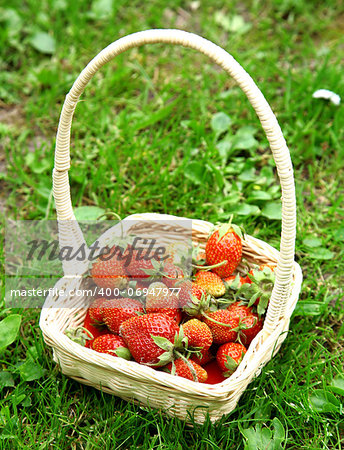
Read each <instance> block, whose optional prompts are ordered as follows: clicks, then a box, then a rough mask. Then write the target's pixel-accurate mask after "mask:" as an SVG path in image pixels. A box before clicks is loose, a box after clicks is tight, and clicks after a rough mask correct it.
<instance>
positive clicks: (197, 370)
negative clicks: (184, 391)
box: [164, 358, 208, 383]
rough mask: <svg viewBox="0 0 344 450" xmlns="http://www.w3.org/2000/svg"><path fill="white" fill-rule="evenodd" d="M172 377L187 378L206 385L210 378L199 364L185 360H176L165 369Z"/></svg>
mask: <svg viewBox="0 0 344 450" xmlns="http://www.w3.org/2000/svg"><path fill="white" fill-rule="evenodd" d="M164 370H166V371H167V372H169V373H171V374H172V375H177V376H179V377H183V378H187V379H188V380H192V381H198V382H199V383H205V382H206V381H207V378H208V374H207V372H206V371H205V370H204V369H203V367H201V366H200V365H199V364H197V363H195V362H194V361H191V360H188V362H186V361H185V360H184V359H181V358H180V359H176V360H175V361H173V363H169V364H168V365H167V366H166V367H165V369H164Z"/></svg>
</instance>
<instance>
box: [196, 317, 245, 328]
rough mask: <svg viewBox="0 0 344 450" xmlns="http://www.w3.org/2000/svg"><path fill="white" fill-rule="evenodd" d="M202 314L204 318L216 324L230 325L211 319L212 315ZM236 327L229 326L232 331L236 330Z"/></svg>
mask: <svg viewBox="0 0 344 450" xmlns="http://www.w3.org/2000/svg"><path fill="white" fill-rule="evenodd" d="M202 316H204V317H205V318H206V319H208V320H210V321H211V322H214V323H217V324H218V325H222V326H224V327H231V325H229V324H228V323H223V322H219V321H218V320H215V319H213V318H212V317H209V316H208V315H207V314H206V313H202ZM237 329H238V327H235V328H231V330H232V331H237Z"/></svg>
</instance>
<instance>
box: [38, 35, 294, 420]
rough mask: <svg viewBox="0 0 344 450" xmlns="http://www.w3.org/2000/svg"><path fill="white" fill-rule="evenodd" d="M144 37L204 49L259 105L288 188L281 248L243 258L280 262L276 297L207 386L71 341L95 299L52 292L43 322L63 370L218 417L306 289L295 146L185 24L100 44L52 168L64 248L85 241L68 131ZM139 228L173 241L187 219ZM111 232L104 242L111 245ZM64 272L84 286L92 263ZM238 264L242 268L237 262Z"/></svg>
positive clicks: (251, 90) (243, 79)
mask: <svg viewBox="0 0 344 450" xmlns="http://www.w3.org/2000/svg"><path fill="white" fill-rule="evenodd" d="M146 43H170V44H174V45H176V44H178V45H182V46H185V47H189V48H192V49H195V50H198V51H200V52H201V53H203V54H205V55H207V56H209V58H210V59H211V60H212V61H213V62H215V63H216V64H218V65H219V66H220V67H222V68H223V69H224V70H225V71H226V72H227V73H228V74H229V75H231V76H232V77H233V78H234V79H235V81H236V82H237V84H238V85H239V86H240V87H241V89H242V90H243V91H244V92H245V94H246V95H247V97H248V99H249V101H250V103H251V104H252V106H253V108H254V109H255V111H256V113H257V115H258V117H259V119H260V121H261V124H262V127H263V129H264V131H265V133H266V136H267V138H268V140H269V143H270V147H271V150H272V154H273V157H274V160H275V163H276V167H277V172H278V176H279V179H280V183H281V188H282V233H281V243H280V252H278V251H277V250H276V249H274V248H273V247H271V246H270V245H269V244H267V243H265V242H263V241H261V240H258V239H255V238H253V237H251V236H245V239H244V241H243V256H244V257H245V258H246V259H247V260H248V261H249V263H258V264H259V263H264V262H266V263H269V262H271V263H274V264H277V268H276V271H275V273H276V280H275V285H274V288H273V292H272V295H271V299H270V303H269V307H268V311H267V314H266V318H265V321H264V327H263V330H262V331H261V332H260V333H259V334H258V335H257V336H256V338H255V339H254V341H253V342H252V343H251V345H250V347H249V349H248V351H247V353H246V355H245V357H244V359H243V361H242V363H241V364H240V365H239V368H238V369H237V370H236V372H235V373H234V374H233V375H232V376H231V377H229V378H228V379H227V380H226V381H224V382H222V383H219V384H216V385H209V384H201V383H195V382H193V381H190V380H187V379H184V378H180V377H175V376H172V375H170V374H168V373H164V372H160V371H159V372H158V371H156V370H154V369H152V368H150V367H146V366H142V365H139V364H137V363H136V362H134V361H126V360H124V359H121V358H114V357H112V356H110V355H106V354H101V353H97V352H95V351H93V350H91V349H88V348H84V347H82V346H80V345H79V344H77V343H75V342H73V341H72V340H70V339H69V338H68V337H67V336H66V335H65V334H64V331H65V330H66V329H67V328H69V327H76V326H79V325H82V324H83V321H84V318H85V315H86V309H85V304H86V305H87V304H88V303H89V302H90V301H91V300H92V299H85V298H84V297H78V296H73V297H72V298H66V299H64V300H63V299H61V298H59V297H57V296H54V295H51V296H49V297H48V298H47V299H46V302H45V304H44V307H43V309H42V313H41V318H40V327H41V329H42V332H43V336H44V339H45V342H46V343H47V344H48V345H49V346H51V347H52V348H53V355H54V360H55V361H56V362H57V363H58V364H59V366H60V368H61V370H62V372H63V373H64V374H65V375H68V376H69V377H71V378H73V379H75V380H78V381H80V382H81V383H84V384H87V385H90V386H94V387H96V388H98V389H102V390H103V391H104V392H108V393H110V394H113V395H116V396H118V397H121V398H123V399H126V400H130V401H135V402H139V403H141V404H144V405H149V406H150V407H154V408H159V409H162V410H164V411H166V413H167V414H169V415H171V416H176V417H178V418H180V419H182V420H188V419H190V416H189V414H192V416H193V418H194V420H195V421H196V422H198V423H202V422H204V420H205V417H206V415H207V414H209V416H210V419H211V421H213V422H214V421H216V420H218V419H219V418H220V417H222V415H223V414H226V413H229V412H230V411H232V410H233V409H234V408H235V406H236V404H237V402H238V400H239V398H240V396H241V394H242V393H243V392H244V390H245V389H246V387H247V385H248V383H250V381H251V380H252V379H253V378H254V377H256V376H257V375H259V373H260V371H261V369H262V367H263V366H264V365H265V364H266V363H267V362H268V361H269V360H270V359H271V358H272V357H273V355H274V354H275V353H276V352H277V351H278V350H279V348H280V345H281V343H282V342H283V340H284V339H285V337H286V331H288V327H289V321H290V316H291V314H292V312H293V310H294V308H295V305H296V302H297V300H298V295H299V292H300V287H301V281H302V273H301V269H300V267H299V265H298V264H297V263H295V262H294V246H295V230H296V204H295V187H294V179H293V170H292V164H291V160H290V154H289V150H288V148H287V146H286V142H285V140H284V138H283V135H282V132H281V129H280V127H279V125H278V123H277V120H276V117H275V116H274V114H273V112H272V111H271V108H270V107H269V105H268V103H267V101H266V100H265V98H264V96H263V94H262V93H261V92H260V90H259V89H258V87H257V86H256V85H255V83H254V81H253V80H252V78H251V77H250V76H249V75H248V74H247V73H246V72H245V70H244V69H243V68H242V67H241V66H240V65H239V64H238V63H237V62H236V61H235V60H234V58H233V57H232V56H231V55H230V54H228V53H227V52H226V51H225V50H223V49H221V48H220V47H218V46H217V45H215V44H213V43H212V42H210V41H208V40H206V39H203V38H201V37H200V36H197V35H195V34H191V33H187V32H185V31H181V30H147V31H142V32H139V33H135V34H132V35H129V36H126V37H123V38H121V39H119V40H118V41H115V42H114V43H112V44H111V45H109V46H108V47H106V48H105V49H104V50H102V51H101V52H100V53H99V54H98V55H97V56H96V57H95V58H94V59H93V60H92V61H91V62H90V63H89V64H88V65H87V66H86V68H85V69H84V70H83V71H82V72H81V74H80V75H79V77H78V78H77V80H76V81H75V83H74V84H73V87H72V89H71V90H70V92H69V93H68V95H67V97H66V99H65V102H64V105H63V109H62V112H61V117H60V122H59V127H58V131H57V139H56V151H55V168H54V171H53V193H54V198H55V204H56V211H57V218H58V225H59V241H60V246H61V247H64V246H73V247H76V248H77V247H79V246H80V245H82V244H85V240H84V237H83V235H82V232H81V230H80V228H79V226H78V224H77V222H76V221H75V217H74V214H73V209H72V203H71V199H70V189H69V180H68V170H69V167H70V131H71V124H72V118H73V113H74V110H75V107H76V105H77V102H78V100H79V97H80V95H81V94H82V92H83V91H84V89H85V87H86V85H87V84H88V82H89V81H90V80H91V78H92V77H93V75H94V74H95V73H96V72H97V71H98V70H99V69H100V68H101V67H102V66H103V65H104V64H106V63H107V62H108V61H110V60H112V59H113V58H115V57H116V56H117V55H119V54H120V53H122V52H124V51H125V50H127V49H130V48H133V47H136V46H140V45H143V44H146ZM128 219H130V223H132V221H133V220H134V221H135V224H136V225H135V231H140V235H147V236H150V235H151V236H154V233H156V232H158V231H163V232H164V235H165V236H166V235H167V236H170V237H171V240H173V238H175V236H178V237H179V238H180V237H181V236H183V231H185V233H187V232H188V230H186V229H185V230H183V226H184V225H183V223H184V222H183V221H180V226H179V225H178V226H177V225H176V224H177V223H178V219H180V218H178V217H174V216H169V215H160V214H150V213H149V214H135V215H133V216H129V217H128V218H127V219H125V220H124V222H126V220H128ZM211 226H212V224H211V223H209V222H205V221H202V220H193V221H192V240H193V242H195V243H199V244H200V245H201V246H202V245H203V246H204V245H205V242H206V239H207V236H208V233H209V229H210V227H211ZM111 232H112V230H109V231H108V232H106V233H104V235H102V236H101V237H100V238H99V239H98V240H99V242H100V244H101V245H106V243H107V242H108V240H109V236H110V235H111ZM63 269H64V274H65V275H64V277H63V278H62V279H60V280H59V281H58V283H57V284H56V286H55V288H56V290H54V292H58V291H59V290H62V289H63V290H67V289H71V288H74V289H76V288H80V289H82V288H85V287H87V283H89V282H90V281H89V280H87V279H86V278H85V277H83V275H84V274H85V273H86V272H87V270H88V266H87V262H85V263H84V264H82V263H80V265H79V266H78V267H75V266H73V267H71V266H68V262H66V261H64V262H63ZM239 270H240V267H239Z"/></svg>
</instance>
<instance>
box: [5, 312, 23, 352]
mask: <svg viewBox="0 0 344 450" xmlns="http://www.w3.org/2000/svg"><path fill="white" fill-rule="evenodd" d="M21 318H22V316H21V315H20V314H11V315H10V316H7V317H5V319H3V320H2V321H1V322H0V350H3V349H4V348H6V347H7V346H8V345H10V344H12V342H14V341H15V340H16V338H17V335H18V331H19V327H20V323H21Z"/></svg>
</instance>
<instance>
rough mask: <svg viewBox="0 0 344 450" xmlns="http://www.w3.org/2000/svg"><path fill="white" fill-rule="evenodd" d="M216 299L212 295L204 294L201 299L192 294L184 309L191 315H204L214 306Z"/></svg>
mask: <svg viewBox="0 0 344 450" xmlns="http://www.w3.org/2000/svg"><path fill="white" fill-rule="evenodd" d="M214 302H215V300H214V299H213V298H212V297H211V296H210V295H204V294H202V297H201V299H198V298H197V297H196V296H195V295H191V301H189V302H188V303H187V305H186V306H184V308H183V310H184V312H186V314H188V315H189V316H193V317H194V316H202V315H203V314H204V313H205V312H206V311H209V309H211V308H212V306H214Z"/></svg>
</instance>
